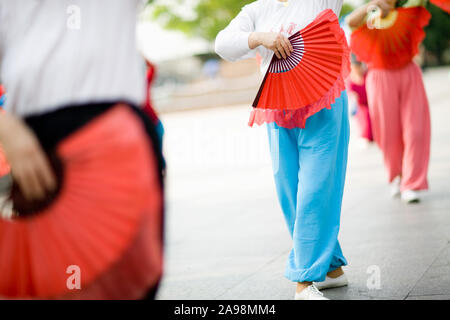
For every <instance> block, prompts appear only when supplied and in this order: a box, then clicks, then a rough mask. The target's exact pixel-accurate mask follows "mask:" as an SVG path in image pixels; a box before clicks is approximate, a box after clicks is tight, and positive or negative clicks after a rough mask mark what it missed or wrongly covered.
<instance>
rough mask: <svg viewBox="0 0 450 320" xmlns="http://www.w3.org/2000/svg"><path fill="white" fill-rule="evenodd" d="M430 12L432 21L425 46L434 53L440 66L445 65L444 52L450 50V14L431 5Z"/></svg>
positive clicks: (428, 28) (429, 5) (427, 30)
mask: <svg viewBox="0 0 450 320" xmlns="http://www.w3.org/2000/svg"><path fill="white" fill-rule="evenodd" d="M428 10H429V11H430V13H431V20H430V24H429V25H428V26H427V27H426V28H425V31H426V33H427V36H426V38H425V41H424V42H423V44H424V46H425V48H426V49H427V50H428V51H429V52H432V53H433V55H434V56H435V57H436V59H437V61H438V63H439V64H444V63H445V62H446V61H444V52H445V51H446V50H448V49H449V48H450V14H448V13H446V12H445V11H443V10H442V9H440V8H438V7H436V6H435V5H433V4H431V3H429V4H428ZM448 62H449V61H447V63H448Z"/></svg>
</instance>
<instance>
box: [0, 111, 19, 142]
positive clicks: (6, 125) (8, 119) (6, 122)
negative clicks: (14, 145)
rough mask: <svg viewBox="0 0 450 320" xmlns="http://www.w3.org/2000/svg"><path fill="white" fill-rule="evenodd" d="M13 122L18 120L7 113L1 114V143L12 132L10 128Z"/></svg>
mask: <svg viewBox="0 0 450 320" xmlns="http://www.w3.org/2000/svg"><path fill="white" fill-rule="evenodd" d="M13 121H17V120H16V119H15V118H14V117H13V116H12V115H10V114H8V113H6V112H0V143H1V142H2V139H4V137H5V136H6V135H7V133H8V132H9V131H10V130H11V129H10V128H11V124H12V122H13Z"/></svg>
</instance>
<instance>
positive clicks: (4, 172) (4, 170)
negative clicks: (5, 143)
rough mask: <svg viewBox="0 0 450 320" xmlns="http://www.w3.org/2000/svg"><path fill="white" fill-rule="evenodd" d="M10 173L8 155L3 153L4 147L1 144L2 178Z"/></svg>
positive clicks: (0, 172)
mask: <svg viewBox="0 0 450 320" xmlns="http://www.w3.org/2000/svg"><path fill="white" fill-rule="evenodd" d="M8 173H9V165H8V162H7V161H6V157H5V155H4V153H3V150H2V147H1V146H0V178H1V177H3V176H5V175H7V174H8Z"/></svg>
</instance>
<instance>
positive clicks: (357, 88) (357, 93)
mask: <svg viewBox="0 0 450 320" xmlns="http://www.w3.org/2000/svg"><path fill="white" fill-rule="evenodd" d="M366 75H367V72H366V69H365V67H364V65H363V64H362V63H361V62H359V61H357V60H356V58H355V56H354V55H352V72H351V73H350V77H349V85H348V89H349V91H350V92H351V93H352V94H353V95H354V97H355V98H356V99H355V100H356V102H357V108H356V114H355V118H356V121H357V122H358V125H359V129H360V136H361V138H362V139H363V141H364V142H365V143H366V144H367V143H370V142H372V141H373V136H372V125H371V123H370V115H369V107H368V105H367V104H368V103H367V92H366Z"/></svg>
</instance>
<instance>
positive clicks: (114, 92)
mask: <svg viewBox="0 0 450 320" xmlns="http://www.w3.org/2000/svg"><path fill="white" fill-rule="evenodd" d="M141 3H142V0H76V1H73V0H39V1H38V0H0V82H1V83H3V84H4V86H5V88H6V90H7V93H8V99H7V100H6V105H5V109H6V110H7V111H10V112H12V113H15V114H18V115H21V116H25V115H29V114H35V113H41V112H46V111H51V110H53V109H57V108H59V107H61V106H64V105H68V104H74V105H77V104H85V103H90V102H110V101H116V100H127V101H130V102H133V103H136V104H140V103H141V102H142V101H143V100H144V97H145V67H144V62H143V60H142V58H141V57H140V55H139V54H138V52H137V50H136V20H137V14H138V9H139V6H140V4H141Z"/></svg>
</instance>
